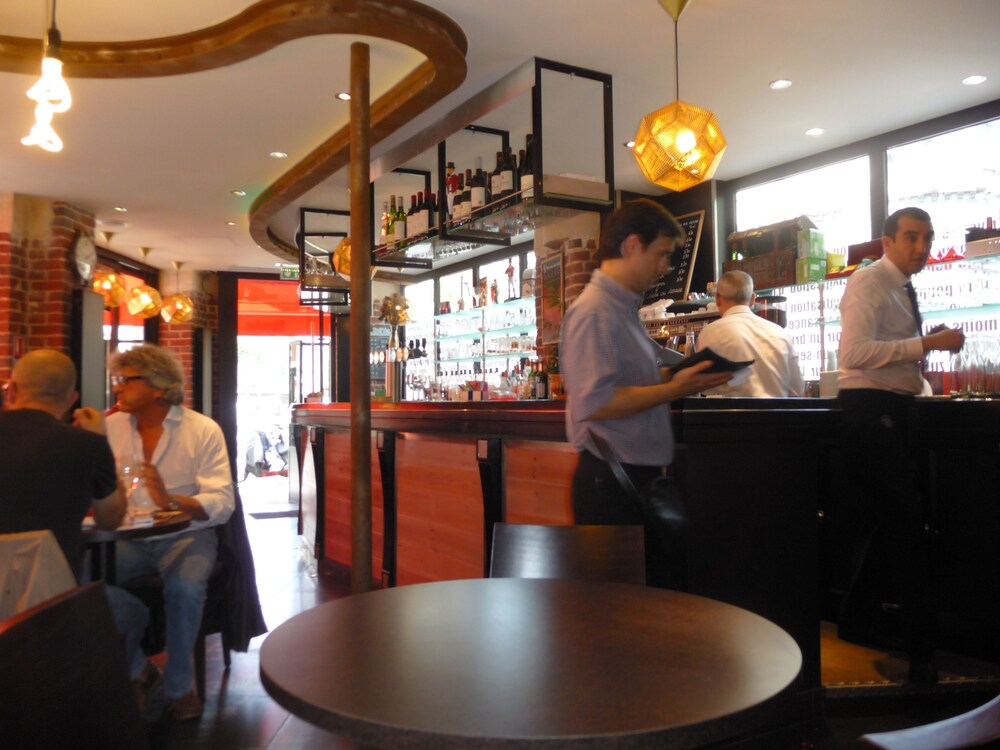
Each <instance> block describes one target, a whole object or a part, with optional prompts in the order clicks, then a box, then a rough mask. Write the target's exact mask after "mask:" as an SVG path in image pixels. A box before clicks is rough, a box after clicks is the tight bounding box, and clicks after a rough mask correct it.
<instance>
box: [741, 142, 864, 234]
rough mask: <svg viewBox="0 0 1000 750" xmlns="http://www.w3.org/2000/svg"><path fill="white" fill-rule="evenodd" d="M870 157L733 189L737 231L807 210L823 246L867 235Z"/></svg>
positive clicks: (792, 217) (801, 213)
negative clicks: (821, 234) (821, 233)
mask: <svg viewBox="0 0 1000 750" xmlns="http://www.w3.org/2000/svg"><path fill="white" fill-rule="evenodd" d="M870 193H871V190H870V177H869V168H868V157H867V156H861V157H858V158H857V159H851V160H849V161H844V162H839V163H837V164H830V165H828V166H825V167H820V168H819V169H812V170H809V171H808V172H800V173H798V174H794V175H791V176H789V177H785V178H782V179H780V180H774V181H773V182H766V183H763V184H761V185H754V186H753V187H748V188H745V189H743V190H738V191H736V231H740V232H741V231H745V230H747V229H754V228H756V227H762V226H767V225H769V224H776V223H777V222H779V221H785V220H787V219H794V218H796V217H798V216H803V215H804V216H808V217H809V218H810V219H812V221H813V223H814V224H815V225H816V227H817V228H818V229H819V230H820V231H821V232H823V237H824V240H825V245H826V250H827V252H843V253H845V254H846V248H847V246H848V245H853V244H856V243H858V242H867V241H868V240H870V239H871V237H870V236H869V235H871V200H870Z"/></svg>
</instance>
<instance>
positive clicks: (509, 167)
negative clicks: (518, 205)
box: [500, 147, 517, 198]
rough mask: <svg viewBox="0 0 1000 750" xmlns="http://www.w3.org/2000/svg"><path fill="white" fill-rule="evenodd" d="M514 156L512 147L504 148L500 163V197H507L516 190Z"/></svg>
mask: <svg viewBox="0 0 1000 750" xmlns="http://www.w3.org/2000/svg"><path fill="white" fill-rule="evenodd" d="M515 171H517V170H516V167H515V165H514V157H513V156H511V152H510V147H507V148H505V149H504V150H503V161H502V162H501V163H500V198H506V197H507V196H509V195H510V194H511V193H513V192H514V173H515Z"/></svg>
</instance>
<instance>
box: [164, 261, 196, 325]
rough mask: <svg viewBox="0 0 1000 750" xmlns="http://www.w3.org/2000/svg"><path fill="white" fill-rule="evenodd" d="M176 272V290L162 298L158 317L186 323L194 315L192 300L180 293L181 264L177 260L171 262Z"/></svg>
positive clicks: (170, 321)
mask: <svg viewBox="0 0 1000 750" xmlns="http://www.w3.org/2000/svg"><path fill="white" fill-rule="evenodd" d="M171 265H173V267H174V270H175V271H176V272H177V282H176V286H175V289H176V292H175V293H174V294H171V295H170V296H169V297H167V298H166V299H165V300H163V309H162V310H160V317H161V318H163V320H165V321H166V322H167V323H187V322H189V321H190V320H191V318H192V317H194V302H192V301H191V298H190V297H189V296H187V295H186V294H181V266H183V265H184V264H183V263H181V262H180V261H179V260H175V261H173V262H172V263H171Z"/></svg>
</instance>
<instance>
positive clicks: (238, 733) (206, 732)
mask: <svg viewBox="0 0 1000 750" xmlns="http://www.w3.org/2000/svg"><path fill="white" fill-rule="evenodd" d="M277 484H278V483H276V482H275V483H273V484H272V485H271V486H270V487H269V489H271V490H277V489H278V487H277ZM266 489H268V485H258V486H256V487H254V488H249V487H244V488H243V491H242V492H241V494H242V495H243V497H244V502H245V503H246V509H247V529H248V533H249V535H250V541H251V544H252V546H253V550H254V556H255V561H256V569H257V586H258V590H259V593H260V601H261V605H262V607H263V609H264V617H265V620H266V622H267V624H268V626H269V627H271V628H274V627H276V626H277V625H279V624H280V623H281V622H283V621H284V620H285V619H287V618H289V617H291V616H292V615H294V614H296V613H298V612H301V611H303V610H306V609H309V608H310V607H313V606H316V605H317V604H320V603H322V602H325V601H328V600H330V599H332V598H336V597H338V596H343V595H345V594H346V593H347V591H346V590H345V588H344V587H343V586H342V585H338V583H336V582H335V581H333V580H332V579H330V578H328V577H322V576H320V575H318V573H317V570H316V568H315V566H314V565H311V564H310V563H309V561H307V559H306V556H305V554H304V551H303V547H302V545H301V542H300V540H299V537H298V536H297V535H296V520H295V518H293V517H281V516H280V512H281V510H282V506H283V504H284V503H285V502H286V501H285V500H284V499H283V497H282V494H281V492H280V491H278V492H268V491H266ZM284 507H285V508H287V506H284ZM264 638H265V636H261V637H259V638H256V639H254V641H253V642H252V644H251V648H250V651H249V653H245V654H243V653H233V654H232V667H231V668H230V670H229V672H228V673H225V672H224V671H223V665H222V654H221V645H220V643H219V638H218V636H211V637H210V638H209V641H208V654H207V679H206V682H207V685H208V689H207V692H208V695H207V701H206V705H205V714H204V715H203V716H202V718H201V719H200V720H199V721H193V722H184V723H176V722H172V721H169V720H164V721H162V722H160V723H158V724H156V725H153V726H152V730H151V734H152V743H153V748H154V750H182V749H184V750H188V749H192V750H193V749H196V748H212V749H213V750H215V749H218V750H257V749H261V750H264V749H266V750H318V749H319V748H325V749H326V750H359V749H358V746H356V745H355V744H354V743H352V742H350V741H348V740H345V739H343V738H339V737H337V736H335V735H331V734H329V733H327V732H324V731H323V730H320V729H317V728H315V727H313V726H311V725H309V724H307V723H305V722H303V721H301V720H300V719H297V718H296V717H294V716H291V715H290V714H289V713H288V712H287V711H285V710H284V709H283V708H281V707H280V706H278V705H277V704H276V703H275V702H274V701H273V700H271V698H270V697H268V695H267V693H266V692H265V691H264V688H263V687H262V685H261V683H260V678H259V675H258V654H259V649H260V646H261V643H262V642H263V640H264ZM823 649H824V665H823V667H824V681H825V682H827V683H830V684H836V683H841V684H845V683H850V682H851V681H854V682H858V683H864V682H866V681H867V682H878V681H883V682H884V681H885V678H886V677H889V678H893V677H897V676H898V675H899V674H900V673H901V672H902V671H903V670H904V669H905V664H904V663H903V662H902V661H901V660H899V659H897V658H895V657H894V656H893V655H892V654H888V653H884V652H875V651H870V650H868V649H862V648H860V647H856V646H851V645H850V644H844V643H842V642H840V641H837V640H836V638H835V636H834V635H833V633H832V632H831V631H830V630H829V629H828V630H827V631H826V632H825V633H824V637H823ZM941 666H942V667H943V668H942V676H943V677H946V678H948V679H952V678H954V677H955V676H956V675H957V674H958V673H959V672H961V673H963V674H969V673H970V672H971V673H973V674H976V673H977V672H978V673H983V672H984V670H985V672H986V673H988V672H989V671H990V670H991V669H992V670H995V669H996V665H983V664H982V663H975V662H970V661H969V660H945V662H943V663H942V665H941ZM949 670H951V671H949ZM331 679H335V676H331ZM891 690H892V688H891V686H890V689H889V691H890V692H891ZM897 698H898V696H897ZM953 698H954V696H953ZM988 698H989V696H988V695H986V696H983V695H982V693H981V692H980V693H977V694H975V695H973V696H970V697H968V698H965V699H964V700H963V699H962V698H961V696H960V697H959V700H957V701H956V700H954V699H952V700H938V699H937V698H934V699H933V700H925V701H917V702H913V701H906V700H902V701H900V700H897V699H893V698H892V697H891V696H890V697H889V699H887V700H885V701H881V702H880V701H879V700H877V699H876V700H874V701H871V700H861V701H858V700H854V701H853V702H852V701H849V700H835V699H833V698H831V699H829V700H828V703H827V705H828V710H827V714H828V719H827V721H826V724H825V726H824V727H821V728H819V729H818V730H817V731H816V732H814V733H811V735H810V737H808V740H810V741H811V742H812V745H811V746H810V745H809V744H805V745H802V746H800V745H799V744H798V742H796V743H794V745H790V746H789V747H788V749H787V750H799V749H800V747H812V748H814V750H849V749H851V750H855V749H856V748H857V747H858V745H857V737H858V736H859V735H861V734H863V733H865V732H872V731H885V730H890V729H896V728H902V727H906V726H913V725H915V724H920V723H924V722H927V721H932V720H937V719H939V718H944V717H946V716H949V715H952V714H954V713H958V712H960V711H962V710H967V709H968V708H971V707H972V706H973V705H976V704H977V703H979V702H985V700H987V699H988ZM766 750H770V748H768V749H766ZM775 750H784V749H783V748H775Z"/></svg>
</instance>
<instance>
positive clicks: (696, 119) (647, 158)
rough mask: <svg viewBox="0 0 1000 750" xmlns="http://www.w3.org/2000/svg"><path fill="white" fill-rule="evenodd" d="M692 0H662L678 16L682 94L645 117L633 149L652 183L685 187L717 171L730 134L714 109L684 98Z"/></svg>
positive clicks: (677, 74)
mask: <svg viewBox="0 0 1000 750" xmlns="http://www.w3.org/2000/svg"><path fill="white" fill-rule="evenodd" d="M689 1H690V0H659V3H660V5H662V6H663V8H664V9H665V10H666V11H667V12H668V13H669V14H670V16H671V18H673V19H674V91H675V94H676V96H677V99H676V100H675V101H674V102H672V103H671V104H668V105H666V106H665V107H662V108H661V109H658V110H656V111H655V112H651V113H649V114H648V115H646V116H645V117H643V118H642V122H640V123H639V130H638V132H637V133H636V136H635V146H634V147H633V149H632V151H633V153H634V154H635V158H636V161H637V162H638V163H639V169H641V170H642V173H643V175H644V176H645V177H646V179H647V180H649V181H650V182H652V183H655V184H657V185H660V186H662V187H665V188H668V189H670V190H673V191H676V192H680V191H682V190H687V189H688V188H689V187H693V186H694V185H697V184H699V183H701V182H703V181H705V180H707V179H711V177H712V176H713V175H714V174H715V170H716V169H717V168H718V166H719V162H721V161H722V154H723V153H724V152H725V150H726V138H725V136H723V134H722V130H721V128H720V127H719V122H718V120H717V119H716V118H715V115H714V114H713V113H712V112H709V111H708V110H706V109H702V108H701V107H698V106H696V105H694V104H689V103H687V102H683V101H681V100H680V61H679V54H678V33H677V21H678V19H680V16H681V13H683V12H684V9H685V8H686V7H687V6H688V3H689Z"/></svg>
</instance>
